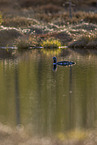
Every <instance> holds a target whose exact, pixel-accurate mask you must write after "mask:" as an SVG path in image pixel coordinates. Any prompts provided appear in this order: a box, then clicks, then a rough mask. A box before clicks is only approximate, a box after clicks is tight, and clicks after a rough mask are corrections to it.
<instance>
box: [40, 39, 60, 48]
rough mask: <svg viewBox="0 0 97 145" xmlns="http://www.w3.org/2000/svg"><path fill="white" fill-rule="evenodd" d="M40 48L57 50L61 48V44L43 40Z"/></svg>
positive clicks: (54, 40)
mask: <svg viewBox="0 0 97 145" xmlns="http://www.w3.org/2000/svg"><path fill="white" fill-rule="evenodd" d="M41 46H42V47H44V48H50V49H52V48H59V47H60V46H61V42H60V41H59V40H56V39H47V40H43V41H42V43H41Z"/></svg>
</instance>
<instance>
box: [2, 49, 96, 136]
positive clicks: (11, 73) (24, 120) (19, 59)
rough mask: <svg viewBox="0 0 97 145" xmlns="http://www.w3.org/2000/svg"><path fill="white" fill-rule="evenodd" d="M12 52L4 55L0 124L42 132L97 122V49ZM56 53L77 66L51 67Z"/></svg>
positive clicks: (32, 132)
mask: <svg viewBox="0 0 97 145" xmlns="http://www.w3.org/2000/svg"><path fill="white" fill-rule="evenodd" d="M4 51H5V50H4ZM12 53H13V52H10V53H9V52H2V55H1V56H0V122H2V123H3V124H6V125H10V126H14V127H15V126H17V125H19V124H21V125H22V126H24V127H25V129H26V130H27V131H28V132H29V133H30V134H34V135H42V136H49V135H55V134H57V133H60V132H66V131H69V130H73V129H77V128H81V129H91V128H95V127H96V126H97V52H96V51H91V52H89V51H83V50H77V51H74V50H69V49H68V50H60V51H59V50H58V51H43V50H31V51H29V52H23V53H16V55H13V54H14V53H13V54H12ZM53 56H57V60H58V61H60V60H70V61H74V62H76V65H74V66H72V67H69V66H68V67H62V66H58V67H57V71H53V60H52V57H53Z"/></svg>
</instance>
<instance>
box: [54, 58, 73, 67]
mask: <svg viewBox="0 0 97 145" xmlns="http://www.w3.org/2000/svg"><path fill="white" fill-rule="evenodd" d="M73 64H75V63H74V62H73V61H59V62H57V58H56V57H53V65H61V66H66V65H73Z"/></svg>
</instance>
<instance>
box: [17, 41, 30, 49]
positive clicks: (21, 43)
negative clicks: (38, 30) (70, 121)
mask: <svg viewBox="0 0 97 145" xmlns="http://www.w3.org/2000/svg"><path fill="white" fill-rule="evenodd" d="M16 46H17V47H18V49H19V50H22V49H28V48H29V47H30V43H29V41H28V40H26V39H25V40H24V39H17V42H16Z"/></svg>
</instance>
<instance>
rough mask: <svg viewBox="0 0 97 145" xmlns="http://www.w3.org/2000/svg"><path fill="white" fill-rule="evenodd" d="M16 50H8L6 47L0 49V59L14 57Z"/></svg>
mask: <svg viewBox="0 0 97 145" xmlns="http://www.w3.org/2000/svg"><path fill="white" fill-rule="evenodd" d="M15 51H16V50H11V49H10V50H8V49H0V59H14V58H16V56H15V53H14V52H15Z"/></svg>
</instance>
